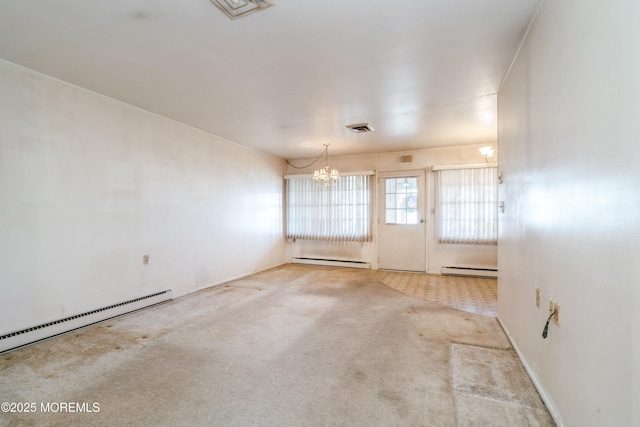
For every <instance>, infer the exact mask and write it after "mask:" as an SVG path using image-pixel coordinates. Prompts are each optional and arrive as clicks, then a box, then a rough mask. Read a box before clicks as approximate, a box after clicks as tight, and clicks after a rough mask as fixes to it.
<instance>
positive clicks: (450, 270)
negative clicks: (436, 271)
mask: <svg viewBox="0 0 640 427" xmlns="http://www.w3.org/2000/svg"><path fill="white" fill-rule="evenodd" d="M440 272H441V273H442V275H444V276H471V277H494V278H497V277H498V270H496V269H495V268H473V267H442V268H441V270H440Z"/></svg>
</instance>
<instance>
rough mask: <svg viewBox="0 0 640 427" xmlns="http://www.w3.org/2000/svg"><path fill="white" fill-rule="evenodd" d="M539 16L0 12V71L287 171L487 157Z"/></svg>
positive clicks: (71, 4)
mask: <svg viewBox="0 0 640 427" xmlns="http://www.w3.org/2000/svg"><path fill="white" fill-rule="evenodd" d="M539 2H540V0H405V1H402V0H390V1H382V0H348V1H347V0H321V1H311V0H277V5H276V6H275V7H272V8H269V9H266V10H264V11H261V12H258V13H254V14H252V15H249V16H247V17H244V18H241V19H237V20H235V21H231V20H229V19H228V18H227V17H226V16H224V15H223V14H222V12H221V11H220V10H218V9H217V8H216V7H215V6H214V5H213V4H212V3H211V2H210V1H209V0H108V1H97V0H93V1H90V0H83V1H79V0H21V1H17V0H0V57H1V58H4V59H6V60H8V61H10V62H14V63H16V64H20V65H23V66H25V67H28V68H31V69H34V70H36V71H40V72H42V73H45V74H48V75H51V76H54V77H57V78H59V79H61V80H65V81H67V82H71V83H73V84H75V85H78V86H81V87H84V88H87V89H90V90H93V91H95V92H98V93H101V94H104V95H107V96H110V97H113V98H116V99H119V100H122V101H124V102H126V103H129V104H132V105H136V106H138V107H141V108H143V109H146V110H149V111H152V112H154V113H157V114H160V115H162V116H166V117H169V118H172V119H174V120H177V121H180V122H183V123H186V124H188V125H191V126H194V127H196V128H199V129H203V130H205V131H208V132H210V133H213V134H216V135H219V136H222V137H224V138H227V139H229V140H231V141H235V142H237V143H240V144H242V145H246V146H249V147H253V148H256V149H258V150H261V151H264V152H267V153H271V154H274V155H276V156H279V157H283V158H289V159H294V158H302V157H313V156H316V155H318V154H319V153H320V152H321V151H322V149H323V147H322V144H323V143H331V148H330V150H331V154H332V155H345V154H363V153H378V152H386V151H401V150H407V149H419V148H429V147H443V146H453V145H467V144H475V143H492V142H495V141H496V117H495V114H496V96H495V93H496V92H497V90H498V88H499V85H500V83H501V81H502V79H503V78H504V76H505V74H506V72H507V70H508V68H509V65H510V63H511V61H512V60H513V57H514V55H515V53H516V51H517V48H518V45H519V43H520V41H521V39H522V37H523V35H524V32H525V31H526V28H527V26H528V24H529V22H530V20H531V19H532V17H533V15H534V13H535V10H536V8H537V6H538V3H539ZM359 122H368V123H370V125H371V126H372V127H373V128H375V132H372V133H368V134H359V135H357V134H353V133H350V132H348V131H347V129H346V128H345V126H346V125H347V124H352V123H359Z"/></svg>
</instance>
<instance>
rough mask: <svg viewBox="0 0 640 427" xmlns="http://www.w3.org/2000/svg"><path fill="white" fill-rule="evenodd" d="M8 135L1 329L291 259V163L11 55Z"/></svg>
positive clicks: (5, 69)
mask: <svg viewBox="0 0 640 427" xmlns="http://www.w3.org/2000/svg"><path fill="white" fill-rule="evenodd" d="M0 138H1V139H0V195H1V197H0V291H1V293H2V296H1V297H0V333H3V332H9V331H12V330H17V329H21V328H24V327H28V326H33V325H35V324H38V323H41V322H45V321H49V320H55V319H59V318H62V317H66V316H69V315H72V314H77V313H81V312H84V311H88V310H91V309H94V308H99V307H103V306H106V305H109V304H113V303H118V302H121V301H125V300H128V299H131V298H135V297H139V296H142V295H147V294H150V293H153V292H155V291H158V290H164V289H172V290H173V294H174V296H176V295H181V294H185V293H189V292H193V291H195V290H197V289H200V288H203V287H206V286H208V285H211V284H215V283H219V282H221V281H224V280H227V279H230V278H233V277H237V276H241V275H244V274H247V273H252V272H255V271H259V270H264V269H267V268H270V267H273V266H275V265H279V264H281V263H283V262H284V246H283V245H284V243H283V238H282V173H283V168H284V165H283V161H282V160H280V159H277V158H274V157H272V156H268V155H265V154H263V153H259V152H256V151H254V150H251V149H247V148H245V147H242V146H239V145H237V144H234V143H231V142H228V141H225V140H223V139H221V138H218V137H216V136H213V135H210V134H207V133H205V132H201V131H199V130H196V129H193V128H190V127H188V126H185V125H182V124H180V123H177V122H174V121H171V120H168V119H165V118H162V117H159V116H157V115H154V114H150V113H148V112H145V111H143V110H140V109H137V108H134V107H131V106H129V105H126V104H123V103H121V102H118V101H115V100H112V99H109V98H106V97H103V96H101V95H97V94H94V93H91V92H89V91H86V90H83V89H80V88H77V87H73V86H71V85H68V84H66V83H63V82H60V81H58V80H55V79H52V78H49V77H47V76H43V75H40V74H36V73H34V72H31V71H29V70H26V69H23V68H20V67H17V66H15V65H13V64H10V63H7V62H0ZM144 254H148V255H150V264H149V265H147V266H143V264H142V257H143V255H144Z"/></svg>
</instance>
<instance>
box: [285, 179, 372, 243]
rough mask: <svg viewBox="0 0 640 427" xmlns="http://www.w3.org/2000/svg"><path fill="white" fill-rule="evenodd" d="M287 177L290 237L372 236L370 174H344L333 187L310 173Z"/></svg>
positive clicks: (356, 238) (344, 238) (353, 238)
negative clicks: (323, 183)
mask: <svg viewBox="0 0 640 427" xmlns="http://www.w3.org/2000/svg"><path fill="white" fill-rule="evenodd" d="M285 178H286V180H285V182H286V237H287V239H301V240H330V241H346V242H370V241H371V240H372V233H371V217H372V201H371V200H372V196H371V193H372V178H371V175H369V174H358V175H341V176H340V179H339V180H338V182H337V184H336V185H335V186H333V187H321V186H318V184H317V183H316V182H315V181H314V180H313V178H311V177H309V176H304V177H296V176H295V175H289V176H287V177H285Z"/></svg>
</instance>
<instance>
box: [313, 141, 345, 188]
mask: <svg viewBox="0 0 640 427" xmlns="http://www.w3.org/2000/svg"><path fill="white" fill-rule="evenodd" d="M329 145H330V144H324V146H325V149H324V167H323V168H321V169H318V170H317V171H315V172H314V173H313V180H314V181H315V182H316V183H317V184H318V185H321V186H323V187H333V186H334V185H336V184H337V183H338V179H340V174H339V173H338V171H337V170H336V169H329Z"/></svg>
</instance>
